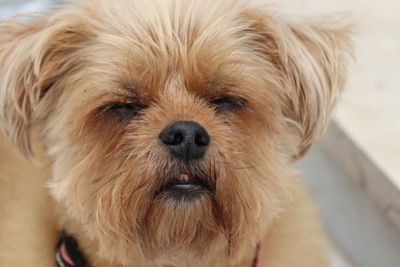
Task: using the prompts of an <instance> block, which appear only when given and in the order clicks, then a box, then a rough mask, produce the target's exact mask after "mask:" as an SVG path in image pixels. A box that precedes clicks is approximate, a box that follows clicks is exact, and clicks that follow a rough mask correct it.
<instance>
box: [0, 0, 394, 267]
mask: <svg viewBox="0 0 400 267" xmlns="http://www.w3.org/2000/svg"><path fill="white" fill-rule="evenodd" d="M182 1H184V0H182ZM252 1H253V2H256V3H260V4H263V3H274V9H279V10H282V12H288V13H289V14H297V15H308V16H310V15H317V16H322V17H323V16H330V15H328V14H329V13H336V12H346V13H348V14H349V20H350V21H353V22H354V25H355V27H354V31H355V33H356V35H355V59H356V60H355V62H354V63H353V64H352V65H351V66H349V68H350V81H349V84H348V88H346V91H345V93H344V95H343V97H342V100H341V103H340V105H339V106H338V108H337V112H336V114H335V117H334V119H333V121H332V123H331V127H330V128H329V130H328V132H327V135H326V137H325V138H324V139H323V140H322V142H321V144H320V145H318V146H317V147H316V148H314V150H313V151H312V152H311V153H310V154H309V155H308V156H307V157H306V158H304V159H303V160H302V161H300V162H299V163H298V166H299V168H300V169H301V170H302V179H303V180H304V181H305V183H306V184H307V185H308V187H309V188H310V191H311V192H312V193H313V196H314V198H315V200H316V201H317V203H318V205H319V207H320V213H321V217H322V218H323V219H324V222H325V225H326V228H327V230H328V232H329V234H330V236H331V240H332V266H334V267H351V266H352V267H356V266H360V267H399V266H400V253H399V252H400V2H398V1H395V0H381V1H365V0H335V1H329V0H281V1H266V0H252ZM58 2H59V1H55V0H30V1H29V0H0V18H5V17H8V16H12V15H14V14H17V13H24V12H32V11H41V10H44V9H47V8H51V7H52V6H53V5H55V4H57V3H58ZM0 27H1V26H0ZM299 267H305V266H299Z"/></svg>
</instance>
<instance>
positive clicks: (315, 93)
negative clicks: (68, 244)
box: [0, 0, 350, 263]
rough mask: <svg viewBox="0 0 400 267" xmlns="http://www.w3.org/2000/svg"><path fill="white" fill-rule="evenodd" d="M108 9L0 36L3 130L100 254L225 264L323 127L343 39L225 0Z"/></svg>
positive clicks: (73, 12) (261, 223) (256, 231)
mask: <svg viewBox="0 0 400 267" xmlns="http://www.w3.org/2000/svg"><path fill="white" fill-rule="evenodd" d="M109 2H110V1H100V0H99V1H94V0H93V1H87V3H85V4H81V5H77V6H73V7H68V8H65V9H64V10H62V11H58V12H56V13H55V14H54V15H53V16H51V17H50V18H48V19H45V18H42V19H38V18H35V19H33V21H32V19H31V20H30V21H28V22H26V23H23V22H21V21H20V22H19V23H18V24H17V23H16V22H13V21H11V23H7V24H4V25H2V26H1V28H0V59H1V63H0V77H1V82H0V90H1V100H0V109H1V111H0V115H1V119H2V121H1V122H2V126H3V129H4V130H5V132H6V134H7V135H8V136H9V137H10V138H11V139H12V140H13V141H14V142H15V143H16V144H17V145H19V146H20V147H21V148H22V150H23V151H24V152H25V153H28V154H29V153H30V145H29V130H30V128H31V127H35V128H39V129H40V136H41V138H43V140H45V143H46V145H47V148H48V152H49V154H50V156H51V158H52V159H53V161H54V164H53V173H54V175H53V177H52V178H51V180H50V187H51V192H52V194H53V196H54V197H55V199H56V200H57V201H59V202H60V203H62V204H63V205H65V206H66V207H67V210H68V212H67V213H68V214H66V215H65V216H68V217H70V218H73V220H75V221H77V222H78V223H81V224H82V226H83V227H84V229H85V231H86V232H87V233H88V234H89V236H90V237H91V238H93V239H95V240H99V241H100V251H106V253H104V254H103V256H104V255H106V256H107V257H108V258H109V259H113V260H116V261H118V262H120V263H129V262H130V261H132V260H133V259H134V258H135V257H136V258H137V257H142V258H148V259H152V260H154V261H156V260H157V259H160V258H162V257H163V255H166V254H174V253H180V252H185V253H190V254H191V255H193V256H199V257H200V256H203V255H205V254H206V253H208V252H209V251H210V250H213V251H214V252H215V253H228V251H226V250H223V251H221V250H220V248H221V249H222V248H223V249H225V248H227V247H229V252H230V255H231V256H232V259H233V260H235V256H236V255H238V254H239V252H240V249H241V248H242V247H243V246H254V245H255V244H256V243H257V242H258V241H259V239H260V238H261V237H262V234H263V233H265V231H266V229H267V227H268V225H269V223H270V222H271V221H272V220H273V219H274V218H275V216H276V215H277V214H278V211H279V208H280V203H281V202H282V201H284V200H285V198H286V197H287V194H286V190H285V188H287V187H288V186H289V184H290V183H291V179H292V178H293V177H294V175H293V173H294V171H293V169H292V167H291V166H290V165H291V162H292V161H293V160H294V159H295V158H298V157H300V156H301V155H303V154H304V153H305V152H306V151H307V149H308V148H309V147H310V146H311V145H312V143H313V142H314V141H315V140H316V139H317V138H318V137H319V136H320V135H321V133H322V132H323V130H324V129H325V124H326V121H327V119H328V117H329V114H330V111H331V108H332V106H333V104H334V102H335V98H336V95H337V94H338V93H339V90H340V89H341V87H342V86H343V82H344V73H345V64H346V57H347V52H348V49H349V46H350V44H349V39H348V31H347V30H346V29H345V27H342V26H338V27H336V28H335V27H333V26H331V27H328V26H326V24H324V23H321V22H318V23H315V24H314V23H303V24H301V23H300V24H294V23H290V22H287V21H285V20H284V19H283V18H281V17H279V16H276V15H273V14H269V12H268V8H267V9H265V10H261V9H258V8H252V7H248V6H247V5H246V4H243V3H241V2H238V1H233V0H220V1H211V0H210V1H195V0H193V1H178V0H171V1H161V0H151V1H145V2H143V1H122V0H118V1H112V4H111V3H109ZM217 244H218V245H217ZM221 244H225V245H224V246H221Z"/></svg>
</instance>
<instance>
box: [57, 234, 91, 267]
mask: <svg viewBox="0 0 400 267" xmlns="http://www.w3.org/2000/svg"><path fill="white" fill-rule="evenodd" d="M56 262H57V266H58V267H89V265H88V264H87V263H86V261H85V258H84V257H83V256H82V254H81V253H80V250H79V247H78V243H77V242H76V240H75V239H74V238H73V237H71V236H68V235H66V234H65V233H62V234H61V237H60V240H59V241H58V244H57V249H56Z"/></svg>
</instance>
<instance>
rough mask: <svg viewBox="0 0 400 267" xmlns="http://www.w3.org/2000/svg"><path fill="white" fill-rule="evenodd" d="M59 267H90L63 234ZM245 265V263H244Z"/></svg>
mask: <svg viewBox="0 0 400 267" xmlns="http://www.w3.org/2000/svg"><path fill="white" fill-rule="evenodd" d="M262 254H263V244H262V242H260V243H259V244H258V245H257V248H256V251H255V256H254V259H253V261H252V263H251V266H250V265H249V267H260V266H261V264H262V258H263V255H262ZM56 261H57V264H58V267H89V264H88V263H87V261H86V259H85V257H84V255H82V253H81V251H80V249H79V244H78V243H77V242H76V240H75V239H74V238H73V237H71V236H68V235H67V234H66V233H62V234H61V237H60V240H59V242H58V245H57V250H56ZM244 264H245V263H244ZM213 266H214V265H213Z"/></svg>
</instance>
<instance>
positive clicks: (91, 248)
mask: <svg viewBox="0 0 400 267" xmlns="http://www.w3.org/2000/svg"><path fill="white" fill-rule="evenodd" d="M62 224H63V225H64V226H65V227H64V229H65V230H66V232H68V233H69V234H70V235H71V236H73V238H74V239H75V240H76V242H77V246H78V247H79V248H78V249H79V252H80V254H81V255H82V257H84V259H85V261H86V262H87V263H88V266H90V267H123V265H121V264H118V263H116V262H111V261H109V260H105V259H103V258H102V257H99V254H98V251H99V243H98V241H96V240H92V239H90V238H89V237H88V236H87V235H86V233H85V232H84V230H83V228H82V226H81V225H80V224H78V223H77V222H75V221H74V220H73V219H65V218H64V221H63V222H62ZM217 247H220V248H223V245H222V244H218V246H217ZM225 249H226V250H228V248H227V247H226V248H225ZM259 251H261V250H259V246H257V247H250V246H249V247H244V248H243V249H241V255H242V256H241V259H240V260H239V262H238V263H237V264H232V262H231V261H230V259H229V256H226V254H224V253H221V252H219V251H218V252H215V251H213V250H211V253H212V255H205V256H204V257H203V258H202V259H197V260H196V259H193V258H188V256H187V255H189V253H186V252H182V253H181V255H174V258H175V259H174V261H176V262H179V264H176V265H173V264H160V265H157V267H158V266H160V267H163V266H171V267H183V266H190V267H259V266H260V265H259V262H260V259H259ZM176 258H178V260H176ZM205 259H207V263H206V262H205ZM160 262H172V260H170V259H168V258H166V257H165V258H163V259H162V260H160ZM150 266H152V267H155V266H156V265H154V263H149V261H148V260H147V259H140V258H139V257H138V258H137V261H136V262H134V263H132V265H129V267H150Z"/></svg>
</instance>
